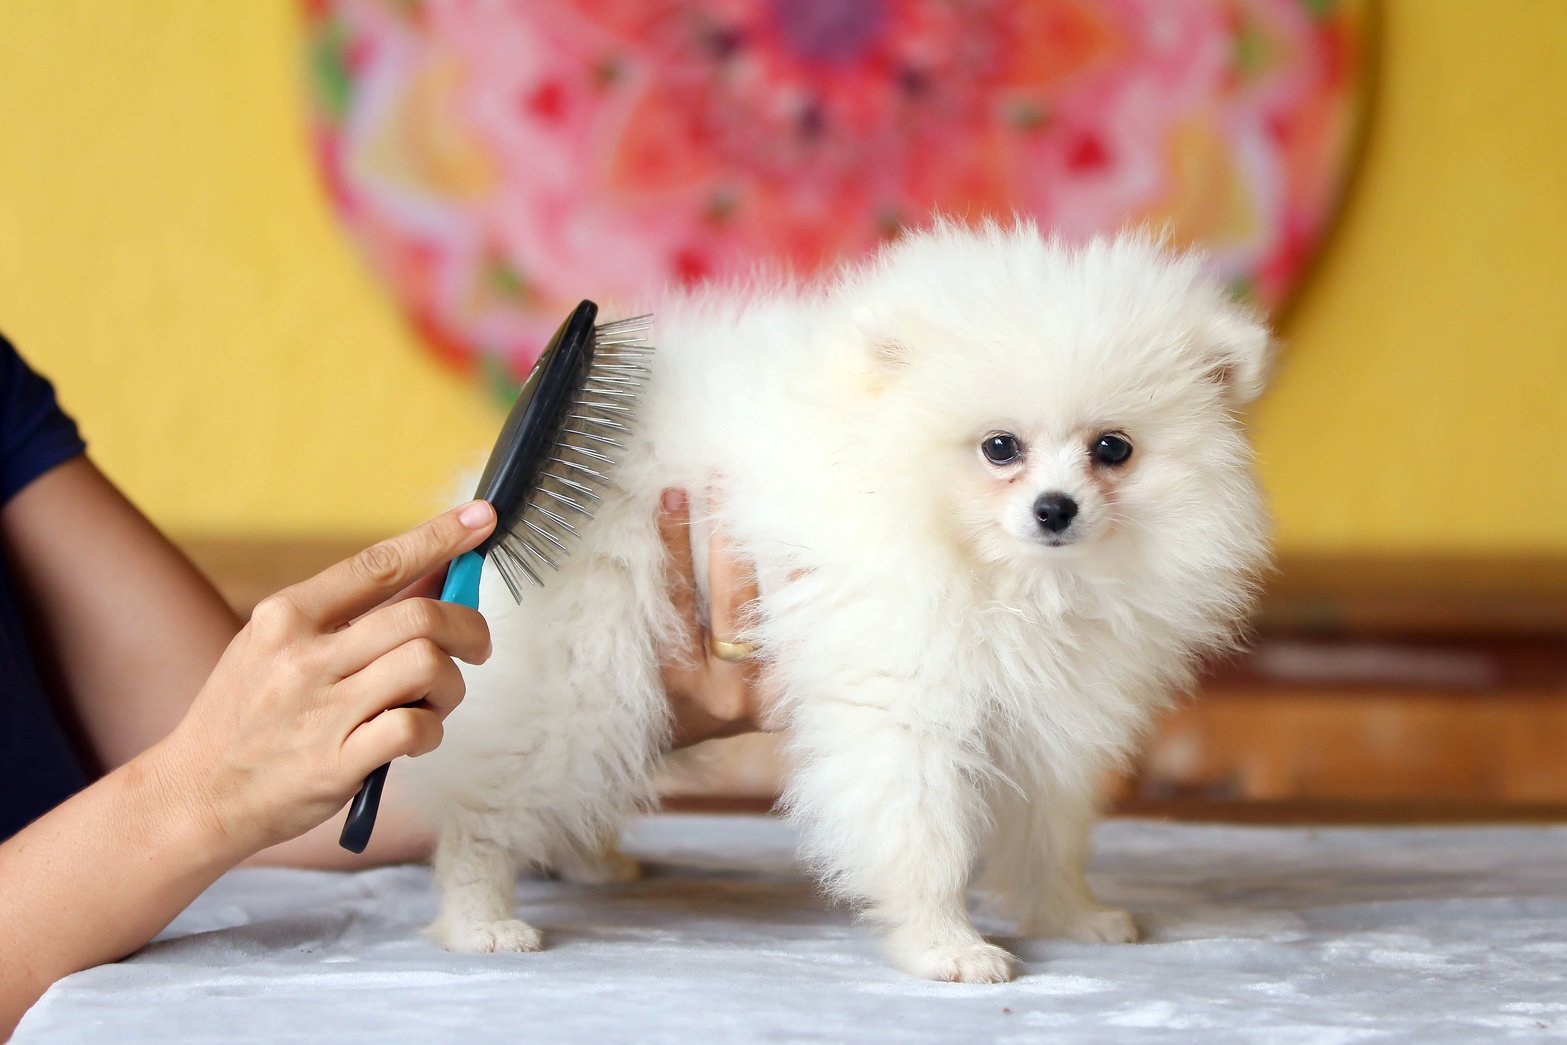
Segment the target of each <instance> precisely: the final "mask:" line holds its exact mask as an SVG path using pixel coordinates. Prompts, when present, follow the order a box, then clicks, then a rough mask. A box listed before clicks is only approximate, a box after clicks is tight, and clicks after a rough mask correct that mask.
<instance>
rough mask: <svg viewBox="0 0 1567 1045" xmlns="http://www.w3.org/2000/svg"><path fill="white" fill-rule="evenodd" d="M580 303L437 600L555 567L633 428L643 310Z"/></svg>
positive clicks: (371, 807) (540, 367) (536, 583)
mask: <svg viewBox="0 0 1567 1045" xmlns="http://www.w3.org/2000/svg"><path fill="white" fill-rule="evenodd" d="M597 319H598V306H597V305H595V304H594V303H593V302H591V301H584V302H582V304H580V305H578V306H577V307H576V308H575V309H574V310H573V311H572V313H571V315H570V316H568V317H566V321H565V322H564V323H562V324H561V325H560V329H558V330H556V331H555V336H554V337H552V338H550V342H549V344H548V345H547V346H545V349H544V352H543V354H542V355H540V356H539V359H538V362H537V363H535V364H534V365H533V369H532V371H530V372H529V374H528V378H527V380H526V381H524V382H523V385H522V390H521V391H520V392H519V393H518V396H517V402H516V403H515V404H514V405H513V406H512V408H511V412H510V413H509V414H507V416H506V423H505V425H504V426H503V427H502V428H501V434H500V437H499V438H498V439H497V440H496V441H495V449H494V450H492V451H491V452H490V459H489V461H488V462H486V464H485V466H484V472H483V474H482V475H481V476H480V477H479V486H478V489H477V490H476V491H474V497H476V498H479V499H482V500H485V501H488V502H490V504H491V505H492V506H493V507H494V508H495V517H496V520H497V522H496V525H495V530H494V532H493V533H491V534H490V536H489V537H487V538H485V540H484V542H483V543H482V544H480V545H479V546H478V547H477V548H475V549H474V550H473V551H470V552H465V553H464V554H462V555H459V556H458V557H457V558H455V559H453V560H452V563H451V566H450V567H449V568H448V569H447V571H446V585H445V587H444V588H443V589H442V591H441V601H443V602H456V603H461V604H462V605H464V606H469V607H472V608H474V609H478V607H479V578H480V575H481V573H482V572H483V567H484V560H485V559H489V561H490V562H491V563H493V564H494V566H495V572H496V573H497V574H499V575H500V578H501V580H502V581H503V582H504V583H505V585H506V589H507V590H508V591H509V592H510V593H511V597H512V598H513V599H515V600H517V601H518V602H521V601H522V597H523V595H524V594H525V593H526V591H527V589H528V588H529V587H543V586H544V578H545V577H547V576H548V575H549V574H550V573H552V572H554V571H556V570H558V569H559V568H560V560H561V558H562V557H563V556H565V555H566V554H568V553H569V552H570V551H571V545H572V542H573V541H574V540H575V539H577V538H578V537H580V536H581V528H582V526H584V525H585V524H586V523H587V522H589V521H590V520H591V519H592V518H593V512H594V509H595V508H596V507H597V505H598V503H599V496H600V495H599V491H600V489H601V488H602V487H603V486H604V485H605V484H606V483H607V482H608V481H609V473H610V469H611V468H613V467H614V465H615V460H616V457H617V455H618V454H619V453H620V452H621V451H623V450H624V449H625V445H626V444H625V441H624V439H625V436H626V435H627V434H629V432H630V431H631V423H632V421H633V420H634V417H635V414H634V408H635V405H636V398H637V392H638V390H639V389H641V387H642V384H643V380H644V379H645V378H646V377H647V374H648V367H647V357H648V355H649V354H650V353H652V351H653V348H652V346H650V345H648V344H647V338H646V331H647V330H648V329H650V328H651V327H652V325H653V317H652V316H650V315H645V316H635V317H633V318H631V319H622V320H618V321H616V322H613V323H603V324H597V325H596V321H597ZM389 765H390V764H388V765H383V766H380V767H379V768H377V769H376V770H375V771H374V772H372V773H371V774H370V775H369V776H368V777H366V778H365V782H364V786H362V787H361V788H360V789H359V793H358V794H356V795H355V796H354V800H353V802H352V803H351V804H350V805H349V807H348V819H347V820H346V821H345V822H344V824H343V833H342V835H341V836H339V838H338V843H339V844H340V845H341V846H342V847H343V848H344V849H347V850H349V851H350V852H354V853H362V852H364V849H365V846H366V845H368V844H369V843H370V834H371V832H372V831H373V830H374V828H375V817H376V812H377V810H378V809H379V808H380V805H381V791H382V789H383V788H384V787H385V785H386V772H387V769H388V768H389Z"/></svg>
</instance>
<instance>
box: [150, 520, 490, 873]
mask: <svg viewBox="0 0 1567 1045" xmlns="http://www.w3.org/2000/svg"><path fill="white" fill-rule="evenodd" d="M494 525H495V512H494V510H493V509H492V508H491V507H490V506H489V505H488V504H486V503H485V502H483V501H473V502H471V503H469V504H467V505H464V506H463V507H461V508H456V509H453V510H451V511H449V512H446V513H445V514H443V515H440V516H437V517H436V518H435V519H433V520H431V521H430V522H428V523H425V524H424V525H423V526H420V527H418V528H417V529H414V530H411V531H409V532H408V533H405V534H402V535H401V536H398V537H394V538H391V539H390V540H387V541H383V542H381V543H380V544H377V545H375V546H373V547H371V548H369V549H367V550H365V551H363V552H360V553H359V554H358V555H356V556H354V557H353V558H351V559H347V560H345V561H343V562H341V563H338V564H337V565H336V566H333V567H331V568H329V569H327V570H326V571H324V572H323V573H321V574H318V575H317V576H315V577H313V578H311V579H310V580H307V581H304V582H303V583H300V584H296V585H294V586H293V587H290V588H285V589H284V590H283V591H281V592H278V593H277V594H276V595H273V596H271V597H270V598H268V599H265V600H263V601H262V602H261V603H260V604H259V605H258V606H257V607H256V610H255V612H254V613H253V614H252V616H251V619H250V622H249V623H248V624H247V625H245V627H244V629H243V630H242V631H241V632H240V633H239V635H238V636H237V637H236V638H235V639H234V641H233V642H232V643H231V644H230V645H229V647H228V649H227V650H225V651H224V654H223V656H222V658H221V659H220V660H219V662H218V666H217V668H216V669H215V670H214V671H213V673H212V675H211V676H210V677H209V678H208V680H207V682H206V684H205V685H204V686H203V687H202V689H201V691H200V693H199V694H198V695H197V697H196V699H195V701H194V703H193V704H192V705H191V708H190V710H189V711H188V712H187V713H186V715H185V717H184V718H183V719H181V721H180V723H179V725H177V726H176V727H175V729H174V730H173V732H172V733H171V734H170V735H169V736H168V737H167V738H166V739H165V740H164V741H163V742H161V743H160V744H159V745H158V746H157V747H156V748H155V749H154V752H155V753H156V756H157V764H158V767H159V771H160V773H163V774H165V775H168V776H171V777H172V778H173V782H174V784H175V786H176V790H177V791H178V793H181V794H184V795H186V796H187V797H188V799H189V801H190V802H191V803H192V804H193V810H192V812H193V814H194V815H195V816H197V817H200V818H203V819H205V820H206V821H207V822H209V823H210V824H211V825H212V826H213V827H214V828H215V829H216V831H217V832H218V834H219V836H220V837H221V838H222V839H223V840H224V841H225V842H226V843H227V844H228V845H230V846H231V847H232V849H233V851H234V853H235V854H236V858H237V857H239V856H244V855H248V854H249V853H251V852H255V851H256V850H259V849H261V848H263V847H265V846H268V845H272V844H274V843H277V842H281V841H283V840H285V839H288V838H292V837H294V836H295V835H298V834H300V833H302V832H304V831H307V830H309V829H310V828H312V827H314V826H316V825H317V824H319V823H322V822H323V821H325V820H326V819H327V818H328V817H330V816H331V815H332V814H333V813H335V812H336V811H337V810H339V809H341V808H342V806H343V804H344V803H345V802H347V801H348V799H349V798H350V797H351V796H352V795H353V793H354V792H355V791H356V790H357V789H358V787H359V785H360V784H361V783H362V782H363V781H364V778H365V776H366V774H368V773H369V772H370V771H371V770H373V769H375V768H376V767H377V766H379V765H381V764H382V763H384V762H389V761H391V760H392V759H393V758H395V757H397V756H398V755H410V756H418V755H422V754H425V753H426V752H429V751H431V750H433V749H434V748H435V746H436V745H437V744H439V743H440V741H441V734H442V726H441V722H442V720H443V719H444V718H445V717H446V715H447V714H448V713H449V712H450V711H451V710H452V708H454V707H456V706H457V704H458V703H459V702H460V701H461V700H462V697H463V693H464V685H463V679H462V675H461V673H460V672H459V671H458V668H457V665H456V664H455V663H454V661H453V658H457V659H460V660H464V661H467V662H468V663H470V664H478V663H482V662H483V661H485V660H486V659H488V658H489V655H490V632H489V627H488V625H486V624H485V621H484V618H483V617H481V616H480V615H479V613H478V612H477V611H475V610H472V609H469V608H467V607H465V606H458V605H454V604H451V603H443V602H439V601H436V600H434V599H430V598H419V597H413V598H405V599H402V600H400V601H391V602H388V601H386V600H387V599H388V597H390V596H393V595H395V594H396V593H398V592H400V591H402V590H403V589H405V588H406V587H408V586H409V585H417V583H418V582H419V581H420V579H421V578H423V577H424V576H425V575H426V574H428V573H429V572H430V571H431V570H433V569H435V568H436V567H438V566H440V565H441V564H443V563H445V562H446V561H447V560H449V559H451V558H453V557H455V556H457V555H459V554H461V553H462V552H465V551H469V550H471V549H472V548H474V547H475V546H476V545H478V544H479V542H480V541H482V540H483V539H484V537H485V536H486V535H487V534H488V533H489V532H490V531H491V530H492V529H493V528H494ZM408 704H412V705H413V706H412V707H405V706H404V705H408Z"/></svg>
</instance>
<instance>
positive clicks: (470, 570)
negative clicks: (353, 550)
mask: <svg viewBox="0 0 1567 1045" xmlns="http://www.w3.org/2000/svg"><path fill="white" fill-rule="evenodd" d="M483 573H484V556H483V555H481V554H479V553H478V552H476V551H474V552H463V553H462V554H461V555H459V556H457V558H455V559H453V560H452V561H451V565H449V566H447V567H446V583H445V584H444V585H442V586H441V601H442V602H454V603H456V604H458V605H459V606H466V607H468V608H469V609H470V610H476V609H478V608H479V578H480V576H481V575H482V574H483ZM390 768H392V764H391V763H390V762H388V763H386V764H385V765H382V766H377V767H376V768H375V769H374V770H372V771H371V773H370V775H369V776H367V777H365V782H364V784H363V785H361V786H360V788H359V793H358V794H356V795H354V800H353V802H351V803H349V806H348V819H347V820H345V821H343V833H342V834H341V835H339V836H338V838H337V844H338V845H340V846H342V847H343V848H344V849H347V850H348V851H349V852H350V853H362V852H364V851H365V846H367V845H369V844H370V833H371V832H372V831H374V830H375V815H376V813H378V812H379V811H380V809H381V791H382V789H384V788H385V787H386V771H387V770H388V769H390Z"/></svg>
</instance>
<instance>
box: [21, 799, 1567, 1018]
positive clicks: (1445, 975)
mask: <svg viewBox="0 0 1567 1045" xmlns="http://www.w3.org/2000/svg"><path fill="white" fill-rule="evenodd" d="M1096 841H1097V853H1098V855H1097V857H1096V859H1095V862H1094V873H1093V874H1092V876H1091V877H1092V879H1093V882H1094V885H1095V887H1096V888H1097V889H1098V891H1099V893H1100V895H1101V896H1102V897H1103V898H1104V899H1105V900H1106V901H1107V902H1111V903H1115V904H1117V905H1120V906H1125V907H1128V908H1130V909H1131V910H1132V911H1133V912H1135V913H1136V915H1137V916H1138V919H1139V921H1140V922H1141V924H1142V925H1143V927H1144V929H1145V931H1146V933H1147V937H1148V939H1147V942H1145V943H1142V944H1137V945H1120V946H1114V945H1103V944H1080V943H1071V942H1066V941H1060V940H1042V941H1029V940H1019V939H1016V938H1011V937H1008V936H1007V934H1006V928H1005V925H1004V923H999V922H989V921H985V920H983V919H982V920H981V925H982V928H984V929H985V930H986V931H993V932H995V933H996V934H997V936H998V939H999V941H1000V942H1001V943H1003V944H1004V945H1006V946H1008V947H1011V948H1013V949H1014V950H1016V951H1018V952H1019V953H1021V954H1022V955H1023V957H1024V958H1025V960H1026V966H1025V968H1024V969H1023V973H1022V976H1021V977H1020V978H1019V979H1018V980H1017V981H1015V982H1013V983H1010V984H1005V985H1001V986H978V985H974V986H970V985H961V984H960V985H952V984H937V983H926V982H923V981H920V980H915V979H911V978H909V977H907V976H905V975H903V974H902V973H900V972H897V971H896V970H894V969H892V968H891V967H889V966H888V965H887V964H886V962H885V961H883V960H882V958H881V956H880V955H879V953H878V951H877V948H876V943H875V940H874V937H873V934H872V933H871V931H870V930H869V929H868V928H866V927H863V926H860V925H856V924H855V923H854V921H853V919H852V918H851V917H850V915H849V914H848V913H846V912H844V911H842V910H839V909H833V908H830V907H828V906H826V905H825V904H824V903H823V902H822V901H821V899H820V898H819V897H818V895H817V894H816V893H815V891H814V890H813V888H812V886H811V885H810V883H809V882H808V881H807V880H806V879H805V878H804V877H803V876H802V875H801V874H800V873H799V872H798V871H797V870H796V868H795V866H794V861H793V841H792V837H791V835H790V831H789V829H788V828H787V827H786V826H785V825H783V824H781V823H779V822H777V821H774V820H770V819H768V818H765V817H737V816H677V815H664V816H656V817H651V818H648V819H647V820H644V821H642V822H640V823H638V824H636V825H635V826H634V827H633V829H632V830H631V831H630V833H629V836H628V838H627V849H628V851H630V852H631V853H633V854H634V855H636V856H639V857H641V858H643V859H644V860H646V861H648V866H649V876H648V877H647V878H646V879H645V880H643V881H641V882H638V883H635V884H632V885H629V886H623V887H606V888H589V887H580V886H573V885H568V884H564V883H560V882H545V881H524V882H523V883H522V884H521V885H520V886H519V890H518V891H519V897H520V900H521V910H522V915H523V917H525V918H526V919H527V920H529V921H530V922H532V923H533V924H535V925H537V926H539V927H540V928H541V929H543V930H544V931H545V933H546V949H545V950H544V951H543V952H542V953H539V954H500V955H491V954H484V955H473V954H447V953H445V952H444V951H442V950H441V949H440V948H439V947H437V946H436V945H435V944H434V943H432V942H430V941H429V940H428V939H426V938H425V937H423V936H421V935H420V934H419V932H418V929H419V927H421V926H423V925H424V924H425V923H427V922H428V921H429V920H430V918H431V916H432V915H433V914H434V911H435V894H434V891H433V889H432V887H431V883H430V878H429V872H428V871H427V870H426V869H424V868H420V867H403V868H390V869H385V870H378V871H367V872H362V873H358V874H328V873H321V872H307V871H275V870H244V871H235V872H233V873H231V874H229V875H227V876H226V877H224V878H223V879H222V880H221V881H219V882H218V883H217V884H216V885H214V886H213V887H212V888H211V889H210V890H208V891H207V892H206V893H205V894H204V895H203V896H202V897H201V898H200V899H198V900H197V901H196V903H195V904H193V905H192V906H191V908H190V910H188V911H187V912H185V914H183V915H181V916H180V918H179V919H178V920H177V921H176V922H175V923H174V924H173V925H172V926H171V927H170V928H169V929H168V930H167V931H166V932H165V933H163V935H162V936H160V937H159V938H158V940H157V941H156V942H154V943H153V944H151V945H150V946H148V947H147V948H146V949H145V950H143V951H141V952H140V953H139V954H137V955H136V956H135V957H133V958H131V959H130V960H128V961H125V962H121V963H119V964H116V965H109V966H104V967H101V968H97V969H92V970H89V971H87V972H84V973H80V974H78V975H75V976H72V977H69V978H68V979H66V980H63V981H62V982H60V983H58V984H56V985H55V986H54V987H53V988H52V989H51V990H50V991H49V992H48V993H47V994H46V995H45V996H44V997H43V998H42V999H41V1000H40V1001H39V1003H38V1004H37V1005H36V1006H35V1007H34V1008H33V1010H32V1011H31V1012H30V1013H29V1014H28V1015H27V1017H26V1018H25V1019H24V1020H23V1021H22V1024H21V1027H20V1028H19V1029H18V1031H17V1035H16V1040H17V1041H18V1042H34V1041H69V1040H84V1041H85V1040H93V1041H116V1042H142V1041H146V1042H153V1041H156V1042H170V1041H197V1040H208V1041H223V1042H238V1041H264V1042H283V1041H348V1040H364V1041H377V1042H399V1041H458V1040H461V1041H490V1040H494V1041H530V1042H557V1041H560V1042H566V1041H570V1042H616V1041H638V1042H686V1041H703V1040H714V1041H727V1042H735V1041H749V1040H788V1041H815V1040H826V1041H843V1040H865V1041H914V1042H936V1041H974V1040H997V1041H1000V1040H1012V1039H1017V1040H1025V1039H1035V1040H1037V1039H1038V1038H1039V1037H1041V1036H1045V1037H1048V1038H1049V1040H1051V1041H1062V1042H1096V1043H1097V1042H1104V1041H1112V1040H1118V1039H1121V1038H1127V1039H1132V1038H1135V1039H1136V1040H1138V1041H1150V1040H1152V1041H1200V1042H1204V1043H1207V1042H1226V1041H1267V1042H1348V1041H1361V1040H1366V1039H1377V1040H1388V1039H1389V1038H1392V1039H1400V1040H1409V1041H1419V1042H1448V1041H1451V1042H1474V1041H1496V1040H1503V1039H1508V1040H1536V1039H1544V1038H1551V1037H1557V1038H1561V1037H1567V827H1558V826H1550V827H1464V828H1321V829H1311V828H1262V827H1216V826H1197V825H1184V824H1163V823H1153V822H1147V821H1134V820H1119V821H1112V822H1110V823H1107V824H1105V825H1103V826H1102V827H1101V828H1100V830H1099V833H1098V835H1097V839H1096Z"/></svg>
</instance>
